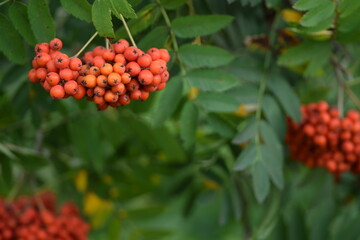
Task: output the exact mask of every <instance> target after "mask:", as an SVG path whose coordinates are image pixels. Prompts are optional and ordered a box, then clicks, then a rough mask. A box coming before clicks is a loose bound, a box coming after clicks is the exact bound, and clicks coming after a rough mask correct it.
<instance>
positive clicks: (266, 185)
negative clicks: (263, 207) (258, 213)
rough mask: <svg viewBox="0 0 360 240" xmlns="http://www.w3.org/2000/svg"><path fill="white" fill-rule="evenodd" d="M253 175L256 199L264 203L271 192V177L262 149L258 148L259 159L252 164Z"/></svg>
mask: <svg viewBox="0 0 360 240" xmlns="http://www.w3.org/2000/svg"><path fill="white" fill-rule="evenodd" d="M251 175H252V183H253V189H254V193H255V197H256V200H257V201H258V202H260V203H262V202H263V201H264V200H265V198H266V196H267V195H268V194H269V190H270V179H269V175H268V173H267V170H266V168H265V166H264V163H263V159H262V153H261V150H260V149H258V150H257V160H256V162H255V163H254V164H253V166H252V169H251Z"/></svg>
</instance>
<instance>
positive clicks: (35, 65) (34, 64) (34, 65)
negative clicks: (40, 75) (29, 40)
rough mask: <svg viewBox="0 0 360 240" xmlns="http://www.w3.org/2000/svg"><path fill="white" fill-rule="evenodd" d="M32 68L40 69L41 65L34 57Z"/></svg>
mask: <svg viewBox="0 0 360 240" xmlns="http://www.w3.org/2000/svg"><path fill="white" fill-rule="evenodd" d="M31 66H32V67H33V68H35V69H36V68H39V64H38V63H37V62H36V57H34V59H33V60H32V61H31Z"/></svg>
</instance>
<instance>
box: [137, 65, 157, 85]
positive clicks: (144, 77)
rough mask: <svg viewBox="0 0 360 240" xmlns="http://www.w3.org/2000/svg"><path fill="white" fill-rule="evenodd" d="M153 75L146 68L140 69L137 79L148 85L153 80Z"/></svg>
mask: <svg viewBox="0 0 360 240" xmlns="http://www.w3.org/2000/svg"><path fill="white" fill-rule="evenodd" d="M153 79H154V75H153V74H152V73H151V72H150V71H149V70H147V69H144V70H142V71H141V72H140V73H139V76H138V80H139V83H140V84H142V85H149V84H151V83H152V82H153Z"/></svg>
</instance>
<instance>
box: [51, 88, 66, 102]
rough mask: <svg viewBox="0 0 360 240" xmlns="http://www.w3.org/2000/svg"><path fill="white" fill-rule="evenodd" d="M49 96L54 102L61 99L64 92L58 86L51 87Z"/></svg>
mask: <svg viewBox="0 0 360 240" xmlns="http://www.w3.org/2000/svg"><path fill="white" fill-rule="evenodd" d="M50 96H51V97H52V98H53V99H55V100H59V99H62V98H63V97H64V96H65V90H64V88H63V87H62V86H60V85H56V86H53V87H52V88H51V89H50Z"/></svg>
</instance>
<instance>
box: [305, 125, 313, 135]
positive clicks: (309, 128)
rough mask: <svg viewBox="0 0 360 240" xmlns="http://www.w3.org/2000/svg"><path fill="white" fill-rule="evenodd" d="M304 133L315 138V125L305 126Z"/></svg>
mask: <svg viewBox="0 0 360 240" xmlns="http://www.w3.org/2000/svg"><path fill="white" fill-rule="evenodd" d="M304 133H305V134H306V135H307V136H314V134H315V128H314V127H313V125H310V124H307V125H305V126H304Z"/></svg>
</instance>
